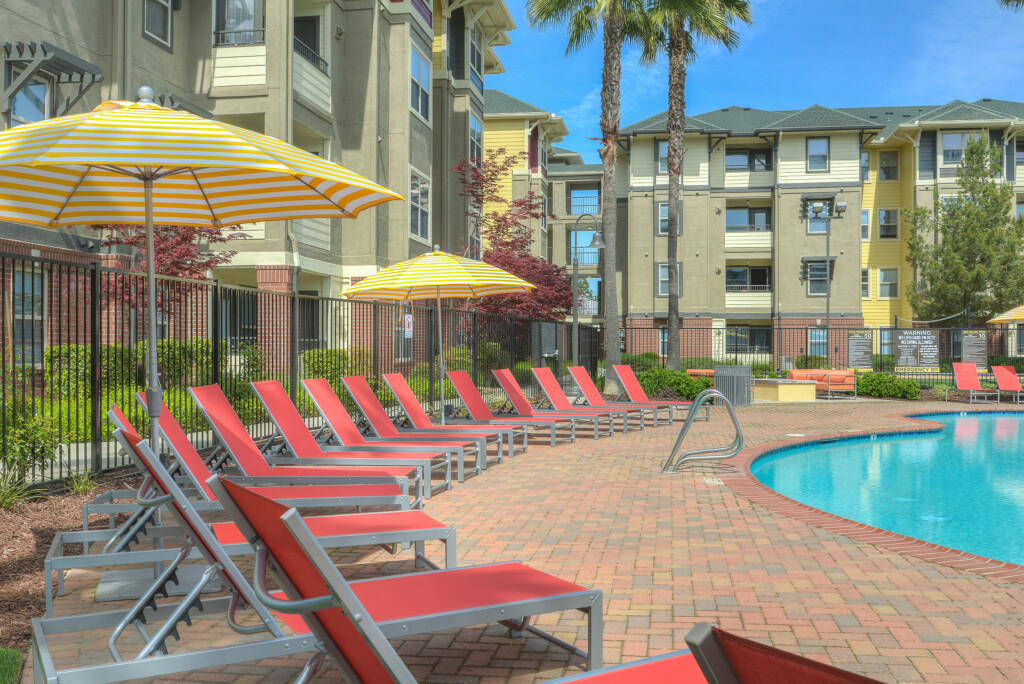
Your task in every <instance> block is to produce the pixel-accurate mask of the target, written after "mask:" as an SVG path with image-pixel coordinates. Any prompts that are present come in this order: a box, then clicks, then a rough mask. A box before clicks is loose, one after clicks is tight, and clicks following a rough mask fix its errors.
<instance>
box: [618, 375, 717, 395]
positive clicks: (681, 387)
mask: <svg viewBox="0 0 1024 684" xmlns="http://www.w3.org/2000/svg"><path fill="white" fill-rule="evenodd" d="M637 380H638V381H639V382H640V387H641V388H642V389H643V391H644V393H645V394H646V395H647V396H648V397H653V396H657V395H658V394H659V393H660V392H662V391H663V390H665V389H670V390H672V392H674V393H675V395H676V396H677V397H679V398H680V399H693V398H694V397H696V396H697V395H698V394H699V393H700V392H702V391H704V390H706V389H708V388H710V387H711V386H712V385H713V384H714V381H713V380H712V379H711V378H708V377H704V376H699V377H693V376H692V375H690V374H689V373H687V372H686V371H671V370H668V369H667V368H660V367H659V368H652V369H650V370H647V371H644V372H643V373H641V374H639V375H638V376H637Z"/></svg>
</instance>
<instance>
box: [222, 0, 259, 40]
mask: <svg viewBox="0 0 1024 684" xmlns="http://www.w3.org/2000/svg"><path fill="white" fill-rule="evenodd" d="M216 21H217V28H216V30H215V31H214V36H213V43H214V45H250V44H253V43H256V44H262V43H263V42H264V33H263V0H217V19H216Z"/></svg>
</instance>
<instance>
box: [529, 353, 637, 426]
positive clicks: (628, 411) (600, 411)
mask: <svg viewBox="0 0 1024 684" xmlns="http://www.w3.org/2000/svg"><path fill="white" fill-rule="evenodd" d="M532 370H533V377H535V378H536V379H537V384H538V385H540V390H541V392H543V393H544V396H545V397H546V398H547V402H548V404H550V405H551V408H552V409H553V410H555V411H589V412H591V413H594V414H595V415H604V416H609V417H611V418H613V419H614V417H615V416H618V417H619V420H621V421H622V432H623V433H625V432H628V431H629V430H630V429H631V428H636V429H638V430H643V429H644V414H643V411H641V410H640V409H637V408H626V407H624V406H619V407H615V408H611V407H607V406H602V407H596V406H583V405H578V404H573V403H572V402H571V401H569V397H567V396H565V392H563V391H562V385H561V384H560V383H559V382H558V378H556V377H555V374H554V373H552V372H551V369H550V368H548V367H546V366H545V367H543V368H534V369H532ZM634 417H636V418H639V419H640V423H639V424H638V425H632V424H631V423H630V419H631V418H634ZM613 422H614V421H613Z"/></svg>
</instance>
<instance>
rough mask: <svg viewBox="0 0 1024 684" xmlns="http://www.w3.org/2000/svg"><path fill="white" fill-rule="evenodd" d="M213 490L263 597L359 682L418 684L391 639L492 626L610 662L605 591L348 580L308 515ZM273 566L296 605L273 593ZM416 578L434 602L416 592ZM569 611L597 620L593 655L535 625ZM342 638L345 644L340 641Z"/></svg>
mask: <svg viewBox="0 0 1024 684" xmlns="http://www.w3.org/2000/svg"><path fill="white" fill-rule="evenodd" d="M210 484H211V486H212V487H214V488H215V489H217V488H218V487H219V488H220V490H219V491H218V494H219V495H220V492H221V491H223V495H222V496H221V498H222V500H223V501H224V507H225V510H227V511H228V512H229V513H230V514H231V516H232V518H234V520H235V522H237V523H238V526H239V528H240V529H242V530H243V532H244V534H245V536H246V538H247V539H248V540H249V541H250V543H252V544H253V545H254V546H255V547H256V548H257V561H256V568H255V576H254V583H253V584H254V586H255V588H256V592H257V597H258V599H259V600H260V601H263V602H264V604H265V605H268V606H273V607H274V608H273V609H274V610H277V611H280V612H295V613H300V614H302V615H303V617H304V619H305V620H306V622H307V624H308V625H309V627H310V629H312V631H313V633H314V634H316V635H317V637H318V638H319V639H321V640H322V643H323V645H324V647H325V649H326V651H327V653H329V654H330V655H332V656H333V657H334V658H335V660H336V661H337V663H338V665H339V667H341V669H342V672H343V673H344V674H345V677H346V679H347V680H348V681H349V682H353V683H355V682H361V681H366V676H367V675H368V674H373V677H371V678H372V679H373V680H374V681H379V680H378V677H381V678H383V676H384V675H385V673H386V674H387V676H388V677H390V681H400V682H413V681H415V680H413V679H412V677H411V675H410V674H409V673H408V670H407V669H406V668H405V665H404V664H403V663H402V662H401V660H400V659H399V658H398V655H397V653H395V651H394V649H393V648H391V646H390V644H388V642H387V639H388V638H393V637H405V636H409V635H412V634H421V633H424V632H432V631H437V630H443V629H454V628H459V627H467V626H470V625H476V624H483V623H488V622H499V623H501V624H503V625H505V626H507V627H508V628H509V630H510V631H511V632H512V634H513V635H516V636H522V635H523V633H524V632H529V633H530V634H532V635H534V636H539V637H541V638H543V639H545V640H546V641H549V642H550V643H552V644H555V645H557V646H560V647H562V648H565V649H566V650H568V651H569V652H570V653H572V654H574V655H577V656H579V657H581V658H584V659H585V660H586V662H587V666H588V668H592V667H595V666H599V665H600V663H601V658H602V652H601V634H602V627H603V622H602V594H601V592H600V591H599V590H594V589H584V588H583V587H580V586H578V585H575V584H573V583H571V582H567V581H565V580H560V579H558V578H555V577H552V576H550V575H547V574H545V573H542V572H540V571H538V570H533V569H531V568H528V567H526V566H524V565H522V564H520V563H494V564H491V565H480V566H470V567H465V568H458V569H452V570H438V571H435V572H428V573H420V574H418V575H398V576H395V575H392V576H388V577H381V578H376V579H368V580H359V581H355V582H348V581H347V580H346V579H345V578H344V577H343V576H342V575H341V573H340V572H339V571H338V569H337V568H336V567H335V565H334V562H333V561H332V560H331V559H330V557H329V556H328V555H327V554H326V553H325V552H324V550H323V549H322V548H321V547H320V546H319V545H318V544H317V543H316V540H315V539H314V538H313V536H312V534H311V533H310V531H309V528H308V527H307V526H306V524H305V522H304V521H303V520H302V518H301V517H300V516H299V514H298V511H296V510H295V509H287V508H286V507H284V506H281V505H280V504H276V503H274V502H268V501H266V500H264V499H262V498H261V497H259V495H258V494H255V493H253V492H252V491H251V490H245V489H242V488H240V487H238V486H237V485H235V484H234V483H232V482H229V481H227V480H224V479H215V478H211V481H210ZM268 567H269V568H270V569H272V570H273V572H274V575H275V578H276V579H277V581H278V584H279V585H280V586H281V587H282V588H283V589H284V594H285V596H286V597H287V600H281V599H278V598H276V597H274V596H270V595H269V594H268V593H267V592H266V590H265V586H266V583H265V576H266V571H267V569H268ZM498 578H501V579H498ZM410 580H412V582H414V583H417V584H418V585H419V586H418V587H417V589H419V590H420V591H424V590H425V591H426V592H429V595H424V596H421V594H420V593H412V592H409V590H408V587H407V585H408V583H409V581H410ZM403 585H406V587H405V588H403ZM498 586H500V587H501V592H500V593H501V594H502V596H500V597H499V598H497V599H493V598H491V599H489V598H488V592H489V590H490V589H493V588H496V587H498ZM394 587H398V588H394ZM360 596H363V597H367V598H370V599H371V600H373V601H376V605H371V606H369V607H368V606H366V605H364V603H363V600H362V599H361V598H360ZM418 597H420V598H418ZM371 610H376V611H377V613H378V614H383V619H381V620H379V621H378V620H375V619H374V617H373V614H372V613H371ZM565 610H580V611H581V612H583V613H584V614H586V615H587V635H588V648H589V651H587V652H584V651H581V650H580V649H578V648H577V647H575V646H572V645H571V644H567V643H565V642H563V641H562V640H560V639H558V638H556V637H554V636H552V635H550V634H547V633H546V632H543V631H542V630H540V629H538V628H536V627H534V626H533V625H531V624H530V617H529V616H531V615H536V614H540V613H551V612H562V611H565ZM339 634H343V638H340V639H339V638H338V636H339ZM371 653H372V655H371ZM369 658H372V662H369V661H368V659H369Z"/></svg>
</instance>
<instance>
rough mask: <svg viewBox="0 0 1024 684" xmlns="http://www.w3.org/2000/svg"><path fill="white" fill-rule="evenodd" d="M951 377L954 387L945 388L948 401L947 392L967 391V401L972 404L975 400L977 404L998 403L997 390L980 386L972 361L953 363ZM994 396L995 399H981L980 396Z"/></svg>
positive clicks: (976, 370) (976, 368) (976, 369)
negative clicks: (954, 383)
mask: <svg viewBox="0 0 1024 684" xmlns="http://www.w3.org/2000/svg"><path fill="white" fill-rule="evenodd" d="M953 379H954V381H955V382H956V387H955V388H949V387H947V388H946V395H945V400H946V401H949V393H950V392H951V391H958V392H967V401H968V403H970V404H973V403H974V402H975V401H977V402H978V403H979V404H992V403H995V404H998V403H999V390H998V389H994V390H986V389H982V388H981V380H980V379H979V378H978V367H977V366H976V365H974V364H973V363H960V362H954V363H953ZM993 395H994V396H995V401H994V402H993V401H992V400H991V399H983V398H982V397H991V396H993Z"/></svg>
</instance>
